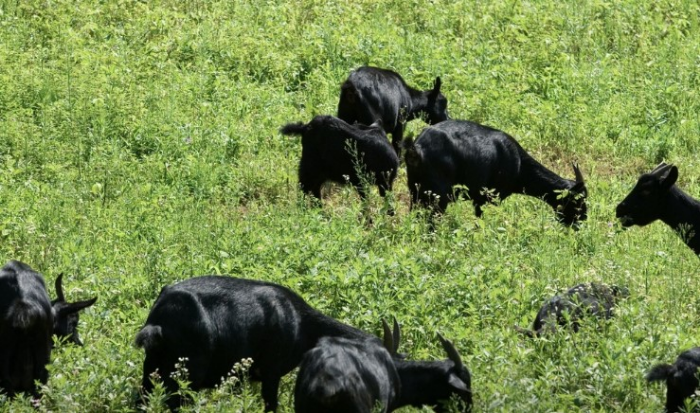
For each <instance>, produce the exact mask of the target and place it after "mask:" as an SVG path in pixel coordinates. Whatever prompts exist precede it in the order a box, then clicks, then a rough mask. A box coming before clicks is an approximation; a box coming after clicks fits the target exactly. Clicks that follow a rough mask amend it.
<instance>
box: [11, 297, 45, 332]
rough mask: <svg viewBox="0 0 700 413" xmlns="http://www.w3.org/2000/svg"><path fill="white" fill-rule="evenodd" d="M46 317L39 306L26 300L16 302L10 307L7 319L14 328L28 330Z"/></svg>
mask: <svg viewBox="0 0 700 413" xmlns="http://www.w3.org/2000/svg"><path fill="white" fill-rule="evenodd" d="M45 315H46V313H44V312H43V311H42V309H41V307H40V306H39V305H37V304H35V303H31V302H28V301H26V300H16V301H15V302H14V303H12V305H10V309H9V312H8V314H7V319H8V320H10V325H11V326H12V327H13V328H16V329H18V330H27V329H29V328H31V327H33V326H35V325H36V324H38V323H39V322H40V321H41V320H42V318H44V316H45Z"/></svg>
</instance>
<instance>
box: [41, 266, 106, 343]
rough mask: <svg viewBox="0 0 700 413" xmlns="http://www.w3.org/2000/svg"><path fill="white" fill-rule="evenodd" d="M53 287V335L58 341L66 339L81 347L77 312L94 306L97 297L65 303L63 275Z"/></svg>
mask: <svg viewBox="0 0 700 413" xmlns="http://www.w3.org/2000/svg"><path fill="white" fill-rule="evenodd" d="M54 286H55V288H56V299H55V300H53V301H51V307H52V308H53V314H54V319H53V334H54V335H55V336H56V337H58V338H59V339H66V341H68V342H70V343H73V344H77V345H79V346H82V345H83V342H82V341H80V336H79V335H78V322H79V321H80V315H79V314H78V312H79V311H80V310H83V309H85V308H88V307H90V306H91V305H93V304H95V301H97V297H94V298H91V299H89V300H84V301H76V302H74V303H69V302H67V301H66V298H65V296H64V295H63V274H59V275H58V277H57V278H56V283H55V284H54Z"/></svg>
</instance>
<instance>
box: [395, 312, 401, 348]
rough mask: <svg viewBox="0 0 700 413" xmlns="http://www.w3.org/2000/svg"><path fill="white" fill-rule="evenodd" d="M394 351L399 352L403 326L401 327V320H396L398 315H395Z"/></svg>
mask: <svg viewBox="0 0 700 413" xmlns="http://www.w3.org/2000/svg"><path fill="white" fill-rule="evenodd" d="M393 338H394V353H396V354H398V352H399V344H400V343H401V327H399V322H398V321H396V316H394V334H393Z"/></svg>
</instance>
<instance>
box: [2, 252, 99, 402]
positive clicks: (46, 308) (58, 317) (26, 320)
mask: <svg viewBox="0 0 700 413" xmlns="http://www.w3.org/2000/svg"><path fill="white" fill-rule="evenodd" d="M61 280H62V276H59V277H58V279H57V280H56V289H57V290H58V295H59V297H58V299H57V300H54V301H53V302H52V301H50V299H49V295H48V293H47V292H46V285H45V284H44V278H43V277H42V276H41V274H39V273H37V272H36V271H34V270H32V268H31V267H30V266H29V265H27V264H24V263H22V262H19V261H10V262H8V263H7V264H5V266H4V267H2V268H1V269H0V391H4V392H5V393H7V394H8V395H9V396H10V397H12V396H14V395H15V394H16V393H19V392H28V393H31V394H32V395H33V396H35V397H36V396H38V390H37V387H36V384H35V381H37V380H38V381H39V382H40V383H42V384H45V383H46V381H47V380H48V370H47V369H46V365H47V364H48V363H49V361H50V357H51V348H52V346H53V341H52V339H51V336H52V335H53V334H55V335H57V336H58V337H60V338H63V337H65V338H67V339H68V341H72V342H75V343H77V344H81V343H80V340H79V338H78V332H77V324H78V311H80V310H82V309H83V308H85V307H88V306H90V305H92V304H93V303H94V302H95V300H97V298H94V299H92V300H87V301H82V302H78V303H67V302H66V301H65V299H64V297H63V288H62V285H61Z"/></svg>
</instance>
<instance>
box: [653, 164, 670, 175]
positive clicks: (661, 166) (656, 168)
mask: <svg viewBox="0 0 700 413" xmlns="http://www.w3.org/2000/svg"><path fill="white" fill-rule="evenodd" d="M668 166H669V165H668V164H666V162H661V163H660V164H658V165H656V167H655V168H654V169H652V171H651V172H650V173H654V172H657V171H660V170H662V169H664V168H665V167H668Z"/></svg>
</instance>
